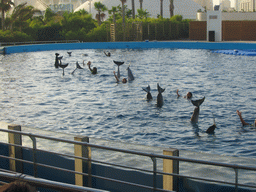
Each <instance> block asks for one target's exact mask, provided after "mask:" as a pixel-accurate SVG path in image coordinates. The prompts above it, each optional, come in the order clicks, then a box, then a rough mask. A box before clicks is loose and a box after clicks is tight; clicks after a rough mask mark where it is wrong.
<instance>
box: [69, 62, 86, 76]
mask: <svg viewBox="0 0 256 192" xmlns="http://www.w3.org/2000/svg"><path fill="white" fill-rule="evenodd" d="M77 69H83V68H82V67H81V66H80V65H79V64H78V61H77V62H76V68H75V70H74V71H73V72H72V73H71V74H72V75H73V74H74V72H75V71H76V70H77Z"/></svg>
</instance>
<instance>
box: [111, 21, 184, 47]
mask: <svg viewBox="0 0 256 192" xmlns="http://www.w3.org/2000/svg"><path fill="white" fill-rule="evenodd" d="M124 26H125V27H123V24H122V23H116V24H111V25H109V26H108V27H107V31H108V33H109V34H110V35H108V37H110V39H108V41H112V42H115V41H144V40H174V39H186V38H188V37H189V23H186V22H177V23H176V22H171V21H163V22H159V23H147V22H133V23H126V24H125V25H124Z"/></svg>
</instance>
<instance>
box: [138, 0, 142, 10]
mask: <svg viewBox="0 0 256 192" xmlns="http://www.w3.org/2000/svg"><path fill="white" fill-rule="evenodd" d="M139 1H140V9H142V3H143V0H139Z"/></svg>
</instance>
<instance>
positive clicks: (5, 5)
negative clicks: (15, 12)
mask: <svg viewBox="0 0 256 192" xmlns="http://www.w3.org/2000/svg"><path fill="white" fill-rule="evenodd" d="M12 5H14V3H13V2H12V1H11V0H1V3H0V10H1V11H2V30H4V19H5V17H4V14H5V12H7V11H9V10H10V9H11V7H12Z"/></svg>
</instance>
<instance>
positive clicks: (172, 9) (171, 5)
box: [170, 0, 174, 17]
mask: <svg viewBox="0 0 256 192" xmlns="http://www.w3.org/2000/svg"><path fill="white" fill-rule="evenodd" d="M173 11H174V5H173V0H170V17H172V16H173Z"/></svg>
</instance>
